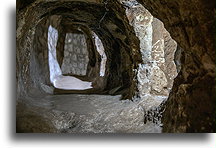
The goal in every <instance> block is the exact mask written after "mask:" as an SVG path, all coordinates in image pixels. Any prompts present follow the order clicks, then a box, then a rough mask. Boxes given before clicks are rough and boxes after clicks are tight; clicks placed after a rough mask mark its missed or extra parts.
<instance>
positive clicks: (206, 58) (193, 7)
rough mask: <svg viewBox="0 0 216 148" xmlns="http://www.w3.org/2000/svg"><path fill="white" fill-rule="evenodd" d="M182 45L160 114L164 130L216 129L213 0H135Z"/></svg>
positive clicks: (195, 130)
mask: <svg viewBox="0 0 216 148" xmlns="http://www.w3.org/2000/svg"><path fill="white" fill-rule="evenodd" d="M138 1H139V2H140V3H141V4H143V5H144V7H145V8H146V9H148V10H149V11H150V12H151V13H152V15H153V16H155V17H157V18H159V19H160V20H162V21H163V22H164V24H165V27H166V29H167V30H168V31H169V32H170V34H171V36H172V37H173V38H174V39H175V40H176V41H177V42H178V44H179V45H180V46H181V47H182V48H183V49H184V51H182V57H181V71H180V73H179V74H178V76H177V78H176V79H175V81H174V85H173V89H172V92H171V94H170V95H169V99H168V101H167V103H166V110H165V112H164V114H163V124H164V128H163V131H164V132H215V131H216V126H215V125H216V123H215V115H216V108H215V102H216V100H215V98H216V96H215V94H216V93H215V37H214V35H215V30H216V29H215V25H214V21H215V17H214V16H215V8H214V7H215V1H214V0H210V1H208V2H207V1H205V0H199V1H197V0H190V1H188V0H172V1H170V0H163V1H153V0H138Z"/></svg>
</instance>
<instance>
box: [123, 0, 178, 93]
mask: <svg viewBox="0 0 216 148" xmlns="http://www.w3.org/2000/svg"><path fill="white" fill-rule="evenodd" d="M121 2H122V4H123V5H125V6H126V14H127V17H128V19H129V22H130V24H131V25H132V26H133V27H134V30H135V32H136V35H137V37H138V38H139V40H140V51H141V54H142V60H143V63H142V64H139V68H138V75H137V78H138V89H139V92H138V93H139V95H140V97H142V96H145V95H146V94H152V95H163V96H168V95H169V92H170V90H171V89H172V85H173V79H174V78H175V77H176V75H177V71H176V66H175V63H174V53H175V51H176V48H177V43H176V42H175V41H174V40H173V39H172V38H171V36H170V35H169V33H168V31H167V30H166V29H165V28H164V25H163V23H162V22H161V21H160V20H158V19H156V18H154V17H153V16H152V15H151V13H150V12H149V11H148V10H146V9H145V8H144V7H143V6H142V5H141V4H139V3H138V2H137V1H134V0H131V1H130V0H129V1H121Z"/></svg>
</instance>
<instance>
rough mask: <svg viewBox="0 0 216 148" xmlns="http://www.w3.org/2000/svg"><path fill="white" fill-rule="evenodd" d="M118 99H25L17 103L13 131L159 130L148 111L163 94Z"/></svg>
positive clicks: (101, 131) (157, 103) (76, 96)
mask: <svg viewBox="0 0 216 148" xmlns="http://www.w3.org/2000/svg"><path fill="white" fill-rule="evenodd" d="M120 98H121V96H108V95H77V94H73V95H71V94H70V95H52V96H49V95H46V96H39V97H38V98H28V100H26V101H25V104H23V103H19V104H18V106H17V132H47V133H160V132H161V130H162V129H161V123H160V120H158V119H157V117H156V118H154V116H152V115H150V114H149V112H150V111H151V110H155V108H157V106H158V105H159V104H160V103H161V102H162V101H163V100H164V97H162V96H160V97H159V96H157V97H154V96H150V95H146V96H145V100H141V99H137V100H134V101H130V100H122V101H119V99H120ZM30 101H31V102H30ZM31 104H34V106H32V105H31ZM148 111H149V112H148ZM154 113H157V111H155V112H154ZM149 115H150V116H149ZM152 117H153V118H152ZM41 125H44V126H41Z"/></svg>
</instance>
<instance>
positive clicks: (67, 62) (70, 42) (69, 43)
mask: <svg viewBox="0 0 216 148" xmlns="http://www.w3.org/2000/svg"><path fill="white" fill-rule="evenodd" d="M87 48H88V47H87V44H86V39H85V36H84V35H83V34H73V33H67V34H66V38H65V46H64V59H63V63H62V66H61V69H62V73H63V74H72V75H73V74H75V75H86V71H87V65H88V61H89V59H88V50H87Z"/></svg>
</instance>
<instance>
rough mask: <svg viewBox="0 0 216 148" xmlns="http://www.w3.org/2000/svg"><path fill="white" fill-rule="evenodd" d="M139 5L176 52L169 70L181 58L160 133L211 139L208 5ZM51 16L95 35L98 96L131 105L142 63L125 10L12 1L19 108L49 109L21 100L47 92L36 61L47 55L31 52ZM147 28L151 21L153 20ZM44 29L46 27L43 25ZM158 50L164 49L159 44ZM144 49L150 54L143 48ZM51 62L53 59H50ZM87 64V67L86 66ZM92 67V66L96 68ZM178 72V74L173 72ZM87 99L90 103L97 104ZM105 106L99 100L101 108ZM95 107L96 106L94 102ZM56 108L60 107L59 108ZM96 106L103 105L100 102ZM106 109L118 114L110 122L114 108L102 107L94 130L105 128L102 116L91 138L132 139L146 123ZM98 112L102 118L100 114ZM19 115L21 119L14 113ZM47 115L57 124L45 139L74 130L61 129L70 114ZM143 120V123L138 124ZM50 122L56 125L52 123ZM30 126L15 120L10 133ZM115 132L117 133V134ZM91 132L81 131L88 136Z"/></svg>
mask: <svg viewBox="0 0 216 148" xmlns="http://www.w3.org/2000/svg"><path fill="white" fill-rule="evenodd" d="M138 1H139V2H140V3H141V4H142V5H143V6H144V7H145V8H146V9H148V10H149V12H151V13H152V15H153V16H154V17H156V18H158V19H160V20H161V21H163V23H164V25H165V28H166V29H167V30H168V31H169V32H170V35H171V36H172V38H173V39H175V41H177V43H178V44H179V46H180V47H177V53H176V54H175V55H176V56H175V63H178V62H176V59H179V55H178V53H180V52H181V70H180V71H179V74H178V76H177V78H176V79H175V80H174V85H173V88H172V91H171V93H170V95H169V98H168V101H167V103H166V104H165V106H164V107H165V108H166V110H165V112H164V114H163V120H162V123H163V132H215V131H216V126H215V125H216V124H215V115H216V109H215V101H216V100H215V98H216V96H215V94H216V93H215V44H214V43H215V36H214V35H215V30H216V29H215V25H214V21H215V8H214V7H215V1H214V0H210V1H208V2H207V1H205V0H199V1H197V0H172V1H171V0H158V1H154V0H138ZM25 2H26V3H25ZM106 2H108V3H106ZM124 7H128V6H124ZM72 12H73V13H72ZM51 15H62V16H64V18H63V19H64V20H68V21H69V22H71V21H72V22H76V23H77V24H79V25H82V26H85V27H86V28H88V29H89V30H92V31H94V32H95V33H96V34H97V35H98V37H99V38H100V39H101V41H102V43H103V45H104V48H105V52H106V55H107V59H108V60H107V67H106V74H105V75H106V80H107V81H106V82H107V83H106V85H105V89H106V90H107V91H110V90H111V89H113V88H114V90H112V92H121V93H123V98H124V99H127V98H132V96H133V95H134V92H135V91H137V90H138V88H137V86H136V83H137V81H136V76H137V72H136V69H137V68H138V64H139V63H141V62H142V58H141V56H140V50H139V40H138V38H137V37H136V36H135V32H134V30H133V27H132V26H130V25H129V21H128V19H127V16H126V15H125V9H124V8H123V6H122V5H121V4H120V3H119V2H117V1H105V2H104V1H102V0H62V1H57V0H46V1H43V0H35V1H34V0H33V1H29V2H27V1H18V9H17V34H16V39H17V52H16V53H17V57H16V60H17V65H16V67H17V97H18V101H19V102H21V100H22V101H23V102H29V104H34V105H35V106H37V105H38V106H41V107H42V109H39V111H44V110H43V109H46V107H47V106H52V103H53V102H52V101H50V102H49V101H48V102H47V100H46V99H47V98H45V97H44V96H39V98H37V99H35V100H34V99H33V98H29V97H27V96H32V94H34V95H36V96H37V97H38V94H41V90H40V88H41V87H42V86H43V85H44V84H47V83H46V80H47V77H46V76H47V74H48V72H47V70H48V69H47V68H46V67H48V66H47V65H46V64H43V62H42V61H43V60H44V59H43V58H47V55H46V53H44V52H43V50H41V51H40V50H39V48H38V49H36V48H35V47H34V46H35V45H37V42H35V39H36V38H35V35H36V34H37V25H38V24H39V23H40V22H43V21H44V19H47V18H49V16H51ZM142 19H143V17H138V18H137V20H140V21H141V20H142ZM149 20H151V21H152V19H149ZM64 22H65V21H64ZM149 24H150V23H149ZM41 25H42V24H41ZM44 25H46V23H45V22H44ZM48 26H49V25H48ZM38 27H42V26H38ZM46 29H47V28H46ZM45 32H46V30H44V34H43V32H40V34H41V35H42V36H43V35H45ZM149 33H150V32H149ZM147 36H148V35H147ZM147 36H146V37H147ZM44 38H46V37H44ZM38 40H39V39H38ZM46 40H47V39H46ZM41 43H42V42H41ZM148 43H149V45H152V42H148ZM57 46H58V45H57ZM164 46H166V45H165V42H164ZM41 47H42V46H41ZM43 47H44V49H47V47H46V45H45V46H44V45H43ZM61 49H62V48H61ZM147 49H151V48H149V47H148V46H147ZM183 49H184V50H183ZM57 50H58V49H57ZM38 51H40V52H38ZM38 53H42V54H43V53H44V54H43V55H42V56H40V57H41V58H42V59H37V57H38ZM61 53H62V52H61ZM92 53H93V52H92ZM89 56H91V55H89ZM143 56H145V57H146V59H147V60H148V57H149V56H152V55H151V54H150V52H148V50H147V52H146V54H143ZM62 57H63V56H62ZM57 59H59V58H58V57H57ZM61 59H62V58H61ZM61 59H60V60H61ZM90 61H91V60H90ZM177 61H178V60H177ZM38 63H42V64H38ZM89 63H94V62H92V61H91V62H89ZM97 64H98V65H99V63H97ZM144 64H145V63H144ZM177 67H179V65H177ZM141 68H142V67H141ZM43 69H44V70H43ZM177 69H178V70H179V68H177ZM133 70H134V71H133ZM39 73H41V74H39ZM161 75H162V74H161ZM165 76H166V74H165ZM43 77H44V78H43ZM163 77H164V76H163ZM42 84H43V85H42ZM156 89H157V88H156ZM52 97H53V96H52ZM40 98H41V99H45V100H44V101H45V102H44V103H45V105H44V104H43V100H40V101H39V99H40ZM93 98H94V99H95V98H96V97H93ZM105 98H106V97H105ZM105 98H104V99H103V100H106V99H105ZM149 98H150V97H149V96H147V98H146V99H149ZM57 99H58V98H57ZM69 99H71V97H69ZM96 99H97V98H96ZM118 99H119V98H118ZM107 101H108V100H107ZM84 102H85V101H84ZM93 102H94V101H93ZM96 102H100V101H98V100H97V101H96ZM153 102H155V101H153ZM59 103H61V102H58V103H57V104H56V105H58V104H59ZM63 103H65V102H64V101H63ZM102 103H105V102H104V101H102ZM113 103H116V104H117V105H116V108H117V110H114V111H117V112H114V113H113V114H112V112H111V110H110V108H112V109H113V107H110V106H109V105H108V104H109V103H108V104H106V103H105V104H106V105H105V106H107V107H109V108H108V111H109V113H108V115H109V116H108V120H107V121H108V122H109V124H104V123H106V122H99V121H100V119H101V120H103V121H104V120H105V118H104V117H106V116H104V115H107V114H106V113H102V114H99V115H101V116H100V117H101V118H96V119H98V120H97V121H98V122H96V124H95V125H96V126H95V128H94V129H96V130H97V131H98V132H101V131H102V132H103V131H110V130H113V129H115V130H114V132H121V131H123V132H127V131H134V132H136V131H137V129H138V131H142V130H140V127H141V126H142V124H141V120H143V122H144V121H145V117H146V116H145V113H142V111H140V110H139V109H137V108H136V107H135V108H134V110H131V109H132V108H125V109H126V110H124V111H125V112H123V116H121V114H119V113H120V112H119V111H118V109H119V108H120V106H121V105H120V104H119V101H114V102H112V101H111V104H110V105H112V104H113ZM160 103H161V102H160ZM160 103H158V104H160ZM88 105H89V104H88ZM28 106H30V105H28ZM99 106H100V105H99ZM75 107H76V106H75ZM75 107H74V108H75ZM77 107H79V106H77ZM48 108H49V107H48ZM74 108H72V109H74ZM114 108H115V107H114ZM75 109H76V108H75ZM153 110H154V109H153ZM26 111H27V110H26ZM46 111H47V110H46ZM79 111H81V110H79ZM101 111H107V110H103V109H102V110H101ZM23 113H24V111H23ZM46 113H49V112H43V113H42V115H47V114H46ZM37 114H39V115H34V117H35V118H36V119H38V118H41V117H42V116H41V114H40V113H37ZM20 115H21V116H22V115H24V114H22V113H21V114H20ZM51 115H52V114H51ZM51 115H50V114H49V115H47V116H46V117H52V116H51ZM54 115H55V116H54V117H53V118H48V119H50V120H51V121H56V122H54V123H52V124H51V125H49V124H48V125H47V126H45V127H47V128H46V130H44V131H45V132H46V131H49V130H51V131H54V130H52V129H53V125H54V127H55V128H56V129H64V127H65V128H66V129H68V128H69V129H70V127H74V122H72V123H73V124H71V126H70V125H69V126H68V124H65V122H67V119H70V118H69V117H74V113H73V112H72V113H69V114H68V113H66V112H64V113H62V116H61V112H59V111H57V113H55V114H54ZM64 115H65V116H64ZM96 115H98V114H96ZM112 115H114V116H112ZM127 115H129V116H127ZM142 115H143V116H144V117H143V118H140V117H141V116H142ZM148 115H150V113H147V116H148ZM24 116H25V115H24ZM19 117H20V116H18V117H17V119H19ZM55 117H57V119H60V120H57V119H56V118H55ZM62 117H64V118H62ZM102 117H103V118H102ZM35 118H29V116H26V118H25V120H22V118H20V119H21V120H18V122H17V125H18V127H23V126H22V125H21V126H19V123H20V121H26V122H27V124H24V125H25V126H24V127H26V126H27V125H30V124H28V123H32V122H35V120H34V119H35ZM23 119H24V117H23ZM27 119H31V121H29V122H28V120H27ZM45 119H47V118H45ZM45 119H41V120H40V119H38V120H37V121H41V123H43V124H45V122H46V120H45ZM84 119H86V118H84ZM128 119H129V120H128ZM65 120H66V121H65ZM113 120H115V121H116V122H117V123H119V124H116V125H115V127H113V125H114V124H113V122H112V121H113ZM61 121H62V124H61ZM76 121H77V120H76ZM78 121H80V120H78ZM134 121H135V122H134ZM122 122H123V123H122ZM21 123H22V122H21ZM84 123H86V122H84ZM94 123H95V122H93V123H91V124H90V126H91V127H92V125H94ZM100 123H102V124H100ZM124 123H125V124H124ZM147 123H148V122H147ZM31 125H32V126H31V127H36V128H38V127H39V128H38V130H35V131H41V130H40V129H41V128H40V124H37V126H35V124H31ZM81 125H82V124H81ZM84 125H85V126H81V127H80V129H81V130H74V129H73V128H72V129H73V130H74V131H82V129H83V130H85V128H84V127H86V128H87V129H88V126H87V125H88V122H87V124H84ZM106 125H109V126H108V127H112V128H106ZM128 125H129V126H128ZM133 125H136V126H133ZM119 126H120V127H123V128H119ZM93 127H94V126H93ZM97 127H99V129H97ZM130 127H131V128H130ZM143 128H145V126H143ZM143 128H142V129H143ZM33 129H34V128H33ZM90 129H92V128H90ZM101 129H102V130H101ZM150 129H154V128H150ZM73 130H72V131H73ZM96 130H87V131H90V132H91V131H96ZM28 131H29V130H28ZM30 131H34V130H30ZM64 131H65V130H64ZM66 131H67V130H66Z"/></svg>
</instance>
